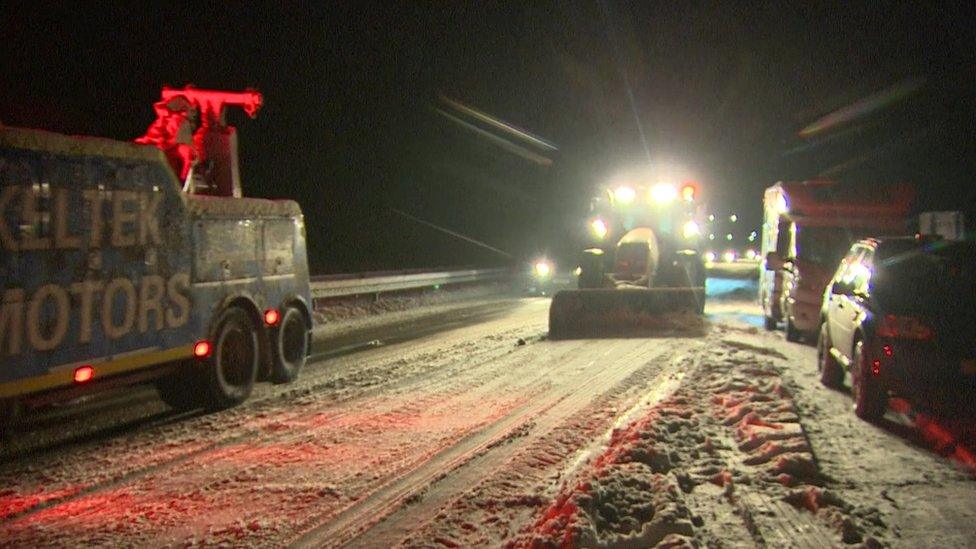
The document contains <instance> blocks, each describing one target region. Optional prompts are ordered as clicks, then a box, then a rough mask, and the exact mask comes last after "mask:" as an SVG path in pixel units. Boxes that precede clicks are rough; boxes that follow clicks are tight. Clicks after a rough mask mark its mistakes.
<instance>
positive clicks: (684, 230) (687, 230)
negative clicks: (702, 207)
mask: <svg viewBox="0 0 976 549" xmlns="http://www.w3.org/2000/svg"><path fill="white" fill-rule="evenodd" d="M700 234H701V227H700V226H699V225H698V223H695V222H694V221H689V222H687V223H685V224H684V225H683V226H682V227H681V236H683V237H685V239H690V238H694V237H696V236H698V235H700Z"/></svg>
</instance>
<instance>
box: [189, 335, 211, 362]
mask: <svg viewBox="0 0 976 549" xmlns="http://www.w3.org/2000/svg"><path fill="white" fill-rule="evenodd" d="M193 356H195V357H197V358H207V357H208V356H210V342H209V341H207V340H206V339H202V340H200V341H197V342H196V343H195V344H194V345H193Z"/></svg>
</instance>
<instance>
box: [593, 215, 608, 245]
mask: <svg viewBox="0 0 976 549" xmlns="http://www.w3.org/2000/svg"><path fill="white" fill-rule="evenodd" d="M590 230H591V231H593V236H595V237H596V238H597V239H598V240H603V239H604V238H606V237H607V233H609V232H610V228H609V227H607V222H606V221H604V220H602V219H600V218H597V219H594V220H593V221H590Z"/></svg>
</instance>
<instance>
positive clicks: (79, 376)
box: [75, 366, 95, 383]
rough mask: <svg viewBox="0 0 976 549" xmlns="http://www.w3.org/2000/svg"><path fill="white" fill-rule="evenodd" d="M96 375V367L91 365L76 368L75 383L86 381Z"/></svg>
mask: <svg viewBox="0 0 976 549" xmlns="http://www.w3.org/2000/svg"><path fill="white" fill-rule="evenodd" d="M93 377H95V369H94V368H92V367H91V366H80V367H78V368H75V383H86V382H88V381H91V379H92V378H93Z"/></svg>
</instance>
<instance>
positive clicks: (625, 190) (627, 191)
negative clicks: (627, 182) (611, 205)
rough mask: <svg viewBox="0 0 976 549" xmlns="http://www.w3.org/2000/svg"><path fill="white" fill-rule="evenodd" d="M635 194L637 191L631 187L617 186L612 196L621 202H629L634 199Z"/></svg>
mask: <svg viewBox="0 0 976 549" xmlns="http://www.w3.org/2000/svg"><path fill="white" fill-rule="evenodd" d="M636 196H637V191H635V190H634V188H633V187H626V186H624V187H617V189H616V190H615V191H613V198H614V199H615V200H616V201H617V202H620V203H621V204H630V203H631V202H633V201H634V198H635V197H636Z"/></svg>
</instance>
